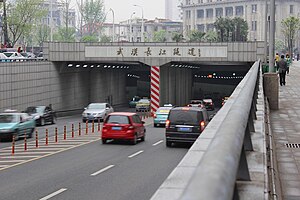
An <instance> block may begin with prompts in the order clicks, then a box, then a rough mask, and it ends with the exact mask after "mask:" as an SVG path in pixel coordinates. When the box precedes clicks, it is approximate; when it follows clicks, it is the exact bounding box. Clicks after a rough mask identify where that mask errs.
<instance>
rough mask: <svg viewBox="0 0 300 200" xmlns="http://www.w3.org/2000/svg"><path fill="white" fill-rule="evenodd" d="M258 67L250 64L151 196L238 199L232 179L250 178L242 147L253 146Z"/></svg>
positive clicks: (155, 198)
mask: <svg viewBox="0 0 300 200" xmlns="http://www.w3.org/2000/svg"><path fill="white" fill-rule="evenodd" d="M259 67H260V61H257V62H255V63H254V64H253V66H252V67H251V69H250V70H249V72H248V73H247V75H246V76H245V77H244V79H243V80H242V81H241V82H240V84H239V85H238V86H237V87H236V89H235V90H234V92H233V93H232V95H231V96H230V98H229V99H228V101H227V102H226V103H225V104H224V106H223V107H222V109H221V110H220V111H219V112H218V113H217V114H216V115H215V116H214V118H213V119H212V120H211V122H210V123H209V124H208V126H207V127H206V128H205V130H204V131H203V133H202V134H201V135H200V136H199V138H198V139H197V141H196V142H195V143H194V144H193V146H192V147H191V148H190V150H189V151H188V153H187V154H186V156H185V157H184V158H183V160H182V161H181V162H180V163H179V164H178V166H177V167H176V168H175V169H174V171H173V172H172V173H171V175H170V176H169V177H168V178H167V179H166V180H165V182H164V183H163V184H162V185H161V186H160V188H159V189H158V190H157V191H156V193H155V194H154V195H153V196H152V198H151V200H162V199H163V200H169V199H170V200H171V199H172V200H174V199H188V200H207V199H213V200H218V199H220V200H232V199H238V194H237V188H236V181H237V180H243V181H250V174H249V168H248V164H247V160H246V154H245V151H252V150H253V146H252V141H251V132H255V126H254V120H255V119H256V117H257V116H256V111H257V107H256V103H257V97H258V88H259V85H258V83H259V79H258V77H259V76H258V73H259ZM262 193H263V192H262Z"/></svg>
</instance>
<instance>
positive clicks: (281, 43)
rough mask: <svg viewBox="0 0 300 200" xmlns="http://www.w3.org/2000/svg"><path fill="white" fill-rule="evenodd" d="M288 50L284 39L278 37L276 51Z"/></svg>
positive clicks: (283, 51)
mask: <svg viewBox="0 0 300 200" xmlns="http://www.w3.org/2000/svg"><path fill="white" fill-rule="evenodd" d="M286 50H287V47H286V46H285V44H284V41H282V40H279V39H276V40H275V51H276V52H282V53H285V52H286Z"/></svg>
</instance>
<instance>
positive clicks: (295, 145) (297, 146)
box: [285, 143, 300, 149]
mask: <svg viewBox="0 0 300 200" xmlns="http://www.w3.org/2000/svg"><path fill="white" fill-rule="evenodd" d="M285 146H286V147H287V148H293V149H300V144H295V143H294V144H293V143H291V144H290V143H287V144H285Z"/></svg>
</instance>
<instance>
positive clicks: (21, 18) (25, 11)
mask: <svg viewBox="0 0 300 200" xmlns="http://www.w3.org/2000/svg"><path fill="white" fill-rule="evenodd" d="M42 2H43V0H16V1H15V3H14V4H7V5H6V6H7V8H6V9H7V27H8V30H9V31H8V34H9V36H10V39H9V40H10V41H11V44H12V46H14V45H15V44H16V42H17V41H18V40H19V39H20V37H21V36H23V35H24V34H26V33H30V32H31V31H32V28H33V25H34V22H36V21H38V20H40V19H41V18H42V17H43V16H45V14H46V13H45V10H43V9H42V8H41V7H40V5H41V3H42Z"/></svg>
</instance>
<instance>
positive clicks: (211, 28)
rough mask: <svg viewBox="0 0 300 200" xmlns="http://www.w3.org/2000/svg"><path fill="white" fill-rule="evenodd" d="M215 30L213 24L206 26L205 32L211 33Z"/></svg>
mask: <svg viewBox="0 0 300 200" xmlns="http://www.w3.org/2000/svg"><path fill="white" fill-rule="evenodd" d="M214 28H215V25H214V24H207V28H206V29H207V30H206V31H213V30H214Z"/></svg>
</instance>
